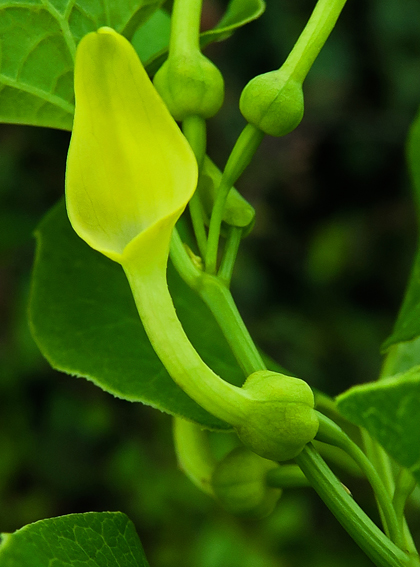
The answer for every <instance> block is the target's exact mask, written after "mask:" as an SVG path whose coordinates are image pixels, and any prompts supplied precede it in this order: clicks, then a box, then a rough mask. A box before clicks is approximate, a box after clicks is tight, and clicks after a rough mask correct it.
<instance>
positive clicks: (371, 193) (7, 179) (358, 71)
mask: <svg viewBox="0 0 420 567" xmlns="http://www.w3.org/2000/svg"><path fill="white" fill-rule="evenodd" d="M222 4H223V3H222V2H221V1H220V2H217V1H216V0H213V1H210V0H208V1H207V2H206V3H205V13H204V17H203V23H204V25H205V27H206V28H209V27H211V25H214V23H215V22H216V21H217V19H218V17H220V15H221V14H222V12H223V5H222ZM313 5H314V1H313V0H311V1H309V0H299V1H296V0H277V1H272V0H269V2H268V6H267V11H266V14H265V15H264V16H263V17H262V18H261V19H260V20H259V21H257V22H254V23H252V24H250V25H249V26H247V27H246V28H244V29H242V30H240V31H238V32H237V33H236V34H235V36H234V37H232V38H231V39H229V40H228V41H227V42H225V43H223V44H215V45H213V46H211V47H210V48H209V49H208V50H207V54H208V56H209V57H211V58H212V59H213V60H214V61H215V62H216V64H217V65H218V66H219V67H220V68H221V70H222V71H223V74H224V76H225V78H226V86H227V92H226V102H225V105H224V107H223V109H222V111H221V112H220V114H219V115H218V116H216V117H215V118H213V119H212V120H211V121H210V123H209V132H210V140H209V153H210V155H211V156H212V158H213V159H214V160H215V162H216V163H217V164H218V165H219V166H222V165H223V163H224V161H225V160H226V157H227V155H228V153H229V151H230V149H231V147H232V145H233V143H234V140H235V138H236V136H237V135H238V134H239V132H240V129H241V128H242V126H243V119H242V117H241V115H240V113H239V111H238V99H239V95H240V91H241V90H242V88H243V87H244V85H245V84H246V82H247V81H248V80H249V79H250V78H251V77H252V76H254V75H255V74H257V73H261V72H264V71H268V70H271V69H273V68H275V67H278V66H279V65H280V64H281V63H282V61H283V60H284V59H285V57H286V56H287V53H288V51H289V50H290V48H291V47H292V45H293V42H294V41H295V40H296V38H297V36H298V34H299V32H300V30H301V29H302V27H303V26H304V24H305V21H306V18H307V17H308V16H309V14H310V11H311V9H312V7H313ZM419 62H420V4H419V3H418V2H417V1H416V0H369V2H365V0H349V2H348V5H347V6H346V8H345V10H344V12H343V15H342V17H341V19H340V21H339V23H338V25H337V28H336V30H335V31H334V32H333V35H332V36H331V38H330V39H329V41H328V43H327V45H326V47H325V49H324V50H323V52H322V53H321V55H320V57H319V59H318V61H317V62H316V64H315V66H314V68H313V69H312V71H311V72H310V74H309V76H308V79H307V81H306V84H305V97H306V114H305V118H304V120H303V122H302V124H301V125H300V126H299V128H298V129H297V130H296V131H295V132H293V133H292V134H290V135H288V136H287V137H285V138H284V139H271V138H266V139H265V140H264V142H263V144H262V147H261V149H260V151H259V153H258V154H257V156H256V158H255V160H254V162H253V163H252V165H251V166H250V167H249V170H248V172H247V174H246V175H245V176H244V178H243V179H242V180H241V181H240V182H239V183H238V189H240V190H241V192H242V193H243V194H244V195H245V196H246V197H247V198H248V199H249V200H250V201H251V203H252V204H253V206H254V207H255V208H256V210H257V223H256V226H255V229H254V231H253V233H252V234H251V236H250V237H248V238H247V239H246V240H245V241H244V243H243V247H242V249H241V252H240V254H239V258H238V263H237V269H236V272H235V277H234V282H233V291H234V295H235V297H236V298H237V301H238V304H239V307H240V310H241V312H242V313H243V315H244V318H245V320H246V321H247V323H248V325H249V327H250V329H251V332H252V334H253V336H254V338H255V339H256V341H257V342H258V343H259V345H260V346H261V347H262V348H264V349H265V350H266V352H267V353H268V354H270V355H271V356H272V357H273V358H275V359H276V360H277V361H278V362H279V363H281V364H282V365H284V366H285V367H287V368H288V369H290V370H291V371H293V372H295V373H296V374H297V375H299V376H301V377H302V378H305V379H307V380H308V381H309V383H310V384H312V385H314V386H316V387H317V388H320V389H322V390H324V391H326V392H327V393H329V394H331V395H335V394H338V393H339V392H341V391H343V390H344V389H346V388H347V387H349V386H350V385H352V384H355V383H362V382H366V381H368V380H373V379H375V378H376V376H377V375H378V372H379V369H380V364H381V359H380V355H379V347H380V344H381V343H382V342H383V340H384V339H385V338H386V337H387V335H389V333H390V332H391V330H392V325H393V321H394V319H395V316H396V313H397V310H398V307H399V305H400V303H401V299H402V296H403V293H404V288H405V284H406V281H407V277H408V274H409V271H410V265H411V262H412V260H413V257H414V250H415V243H416V238H417V236H416V230H417V229H416V223H415V210H414V203H413V200H412V195H411V189H410V186H409V182H408V176H407V174H406V169H405V163H404V140H405V136H406V133H407V129H408V126H409V124H410V122H411V120H412V119H413V117H414V115H415V112H416V110H417V106H418V104H419V102H420V73H419V72H418V69H419ZM68 140H69V135H68V134H67V133H63V132H58V131H49V130H41V129H35V128H25V127H18V126H16V127H15V126H9V125H0V321H1V328H0V377H1V380H0V526H1V530H2V531H12V530H15V529H17V528H19V527H21V526H22V525H24V524H25V523H28V522H31V521H35V520H37V519H41V518H45V517H49V516H55V515H59V514H67V513H71V512H85V511H89V510H94V511H102V510H121V511H123V512H125V513H126V514H128V516H129V517H130V518H131V519H132V520H133V521H134V523H135V525H136V528H137V530H138V532H139V535H140V537H141V540H142V542H143V544H144V547H145V550H146V553H147V556H148V559H149V561H150V564H151V565H152V567H178V566H179V567H181V566H182V567H220V566H221V565H223V567H239V566H240V567H260V566H261V567H282V566H283V565H284V566H288V567H298V566H300V565H307V566H308V567H318V566H320V567H321V566H322V567H328V566H329V565H331V566H334V567H347V565H348V566H350V565H354V564H355V563H357V564H358V565H360V567H363V566H364V565H366V566H368V565H370V562H369V561H368V560H367V559H366V558H365V556H364V555H363V554H362V552H360V551H359V550H358V548H357V547H356V545H355V544H354V543H353V542H352V541H351V540H350V538H349V537H348V536H347V535H346V534H345V532H344V531H343V530H342V528H341V527H340V526H339V525H338V524H337V522H336V521H335V520H334V518H332V517H331V515H330V513H329V512H328V511H327V510H326V509H325V507H324V506H323V504H322V503H321V502H319V500H318V498H317V497H316V496H315V495H314V494H313V492H312V491H311V490H309V489H299V490H294V491H293V490H291V491H286V492H285V494H284V495H283V496H282V498H281V500H280V503H279V506H278V508H277V510H276V511H275V513H274V514H273V515H272V516H270V517H269V518H267V519H266V520H263V521H260V522H246V521H238V520H236V519H234V518H232V517H230V516H229V515H228V514H225V513H224V512H223V511H222V510H220V509H219V508H218V507H217V505H216V504H215V503H213V502H212V501H211V499H210V498H208V497H207V496H205V495H203V494H201V493H199V492H198V490H197V489H196V488H195V487H194V486H193V485H192V484H191V483H190V482H189V481H188V480H187V479H186V478H185V477H184V476H183V475H182V473H181V472H180V471H179V470H177V467H176V461H175V456H174V452H173V446H172V440H171V432H170V427H171V423H170V418H169V417H168V416H166V415H164V414H160V413H158V412H157V411H154V410H152V409H151V408H147V407H144V406H141V405H138V404H130V403H129V402H123V401H121V400H116V399H113V398H112V396H110V395H108V394H106V393H104V392H102V391H100V390H99V389H98V388H95V386H93V385H92V384H90V383H88V382H86V381H84V380H75V379H73V378H71V377H68V376H65V375H61V374H59V373H56V372H53V371H52V370H50V369H49V367H48V365H47V363H46V362H44V361H43V360H42V358H41V356H40V355H39V354H38V352H37V349H36V347H35V346H34V344H33V342H32V339H31V338H30V335H29V332H28V328H27V323H26V301H27V295H28V288H29V276H30V270H31V264H32V260H33V250H34V241H33V239H32V236H31V234H32V231H33V229H34V227H35V226H36V224H37V223H38V222H39V221H40V219H41V218H42V216H43V214H44V213H45V212H46V211H47V210H48V209H49V207H50V206H52V205H53V204H54V203H55V202H56V201H57V200H58V198H59V197H60V196H61V195H62V193H63V187H64V169H65V156H66V149H67V145H68ZM228 437H229V436H228V435H227V434H223V435H219V437H218V438H216V439H214V443H215V444H217V445H219V446H220V447H219V451H220V452H221V453H223V450H224V449H223V448H224V446H225V445H228V444H229V443H228ZM342 480H343V482H345V483H347V484H348V485H349V486H350V488H351V490H352V492H353V494H354V496H355V498H356V499H358V500H361V501H363V502H366V505H365V508H366V510H367V511H368V513H370V514H371V515H372V517H373V518H375V519H376V518H377V516H376V512H375V506H374V501H373V497H372V496H371V493H370V491H369V489H368V487H367V486H366V484H365V483H364V482H363V481H359V480H357V481H354V480H353V479H350V478H347V477H346V476H345V475H342ZM414 500H415V499H414ZM417 500H418V497H417ZM416 512H417V513H416ZM408 516H409V519H410V520H411V522H412V525H413V531H414V533H415V536H416V537H417V540H419V532H420V519H419V516H418V508H416V507H415V506H414V505H413V503H412V505H411V508H409V510H408Z"/></svg>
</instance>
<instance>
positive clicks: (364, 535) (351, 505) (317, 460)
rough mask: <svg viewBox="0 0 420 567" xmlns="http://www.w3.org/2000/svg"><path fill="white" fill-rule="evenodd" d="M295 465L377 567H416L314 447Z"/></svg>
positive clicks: (299, 458)
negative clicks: (358, 503)
mask: <svg viewBox="0 0 420 567" xmlns="http://www.w3.org/2000/svg"><path fill="white" fill-rule="evenodd" d="M295 461H296V463H297V464H298V465H299V467H300V468H301V469H302V471H303V472H304V474H305V476H306V478H307V479H308V481H309V482H310V483H311V485H312V487H313V488H314V489H315V491H316V492H317V493H318V494H319V496H320V497H321V498H322V500H323V501H324V502H325V504H326V505H327V507H328V508H329V509H330V510H331V512H332V513H333V514H334V516H335V517H336V518H337V520H338V521H339V522H340V524H341V525H342V526H343V527H344V529H345V530H346V531H347V532H348V533H349V535H350V536H351V537H352V538H353V539H354V541H355V542H356V543H357V544H358V545H359V546H360V548H361V549H363V551H364V552H365V553H366V554H367V555H368V556H369V557H370V559H371V560H372V561H373V562H374V563H375V565H377V567H403V566H407V567H408V566H409V565H412V561H411V558H410V557H409V556H408V555H407V554H406V553H404V552H403V551H402V550H401V549H400V548H399V547H397V546H396V545H395V544H394V543H393V542H391V541H390V539H389V538H387V537H386V535H385V534H384V533H383V532H382V531H381V530H380V529H379V528H378V527H377V526H376V525H375V524H374V523H373V522H372V520H371V519H370V518H369V517H368V516H367V515H366V514H365V513H364V512H363V510H361V508H360V507H359V506H358V505H357V504H356V502H355V501H354V500H353V498H352V497H351V496H350V494H349V493H348V492H347V491H346V489H345V488H344V487H343V485H342V484H341V482H340V481H339V480H338V479H337V477H336V476H335V475H334V474H333V472H332V471H331V470H330V468H329V467H328V465H327V464H326V463H325V461H324V460H323V459H322V457H321V456H320V455H319V454H318V453H317V451H316V450H315V448H314V447H313V445H312V444H308V445H306V447H305V448H304V449H303V451H302V452H301V453H300V454H299V455H298V456H297V457H296V458H295Z"/></svg>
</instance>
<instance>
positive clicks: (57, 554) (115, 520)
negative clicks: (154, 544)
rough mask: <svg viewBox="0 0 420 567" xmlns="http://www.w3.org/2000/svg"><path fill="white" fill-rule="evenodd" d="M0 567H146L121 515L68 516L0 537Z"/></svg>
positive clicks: (130, 528) (131, 530)
mask: <svg viewBox="0 0 420 567" xmlns="http://www.w3.org/2000/svg"><path fill="white" fill-rule="evenodd" d="M1 537H2V539H1V543H0V567H51V566H52V565H54V567H69V566H70V565H71V566H77V567H148V565H149V564H148V562H147V559H146V557H145V555H144V551H143V548H142V545H141V542H140V540H139V537H138V535H137V533H136V530H135V528H134V525H133V523H132V522H131V521H130V520H129V519H128V518H127V516H126V515H125V514H122V513H121V512H88V513H86V514H70V515H68V516H61V517H58V518H50V519H48V520H41V521H39V522H35V523H34V524H29V525H27V526H25V527H23V528H22V529H20V530H17V531H16V532H14V533H13V534H2V536H1Z"/></svg>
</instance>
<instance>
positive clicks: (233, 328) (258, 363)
mask: <svg viewBox="0 0 420 567" xmlns="http://www.w3.org/2000/svg"><path fill="white" fill-rule="evenodd" d="M197 292H198V294H199V296H200V297H201V298H202V300H203V301H204V302H205V303H206V305H207V306H208V307H209V309H210V310H211V312H212V313H213V315H214V318H215V319H216V321H217V323H218V324H219V327H220V328H221V330H222V332H223V334H224V336H225V338H226V340H227V342H228V343H229V346H230V348H231V350H232V352H233V354H234V356H235V358H236V360H237V361H238V363H239V365H240V366H241V368H242V370H243V371H244V374H245V376H249V375H250V374H252V373H253V372H256V371H257V370H265V368H266V366H265V364H264V361H263V359H262V358H261V355H260V353H259V351H258V349H257V347H256V346H255V343H254V341H253V340H252V338H251V335H250V334H249V331H248V329H247V328H246V325H245V323H244V322H243V320H242V317H241V315H240V313H239V311H238V308H237V307H236V304H235V302H234V300H233V297H232V294H231V293H230V291H229V290H228V288H227V287H226V286H225V285H223V283H222V282H221V281H220V280H219V279H218V278H217V277H216V276H210V275H209V274H206V273H203V276H202V278H201V280H200V283H199V287H198V288H197Z"/></svg>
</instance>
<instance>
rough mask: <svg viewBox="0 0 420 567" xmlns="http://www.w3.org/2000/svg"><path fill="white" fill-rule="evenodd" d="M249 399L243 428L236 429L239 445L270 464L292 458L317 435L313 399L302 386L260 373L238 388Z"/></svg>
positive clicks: (286, 378) (287, 378)
mask: <svg viewBox="0 0 420 567" xmlns="http://www.w3.org/2000/svg"><path fill="white" fill-rule="evenodd" d="M242 387H243V389H244V391H246V392H247V393H248V394H249V396H250V398H251V399H250V403H249V406H248V411H247V412H246V415H245V418H244V420H243V424H240V425H238V426H236V428H235V429H236V432H237V434H238V436H239V438H240V439H241V441H242V442H243V443H244V445H246V446H247V447H249V448H250V449H251V450H252V451H254V452H255V453H257V454H258V455H261V457H264V458H266V459H271V460H273V461H288V460H289V459H293V458H294V457H296V456H297V455H298V454H299V453H300V452H301V451H302V449H303V448H304V446H305V445H306V444H307V443H309V442H310V441H312V439H313V438H314V437H315V435H316V433H317V431H318V426H319V423H318V417H317V415H316V412H315V410H314V409H313V408H314V396H313V393H312V390H311V388H310V387H309V386H308V384H307V383H306V382H304V381H303V380H300V379H299V378H293V377H291V376H286V375H284V374H278V373H276V372H270V371H268V370H261V371H259V372H254V373H253V374H251V375H250V376H248V378H247V380H246V382H245V384H244V385H243V386H242Z"/></svg>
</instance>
